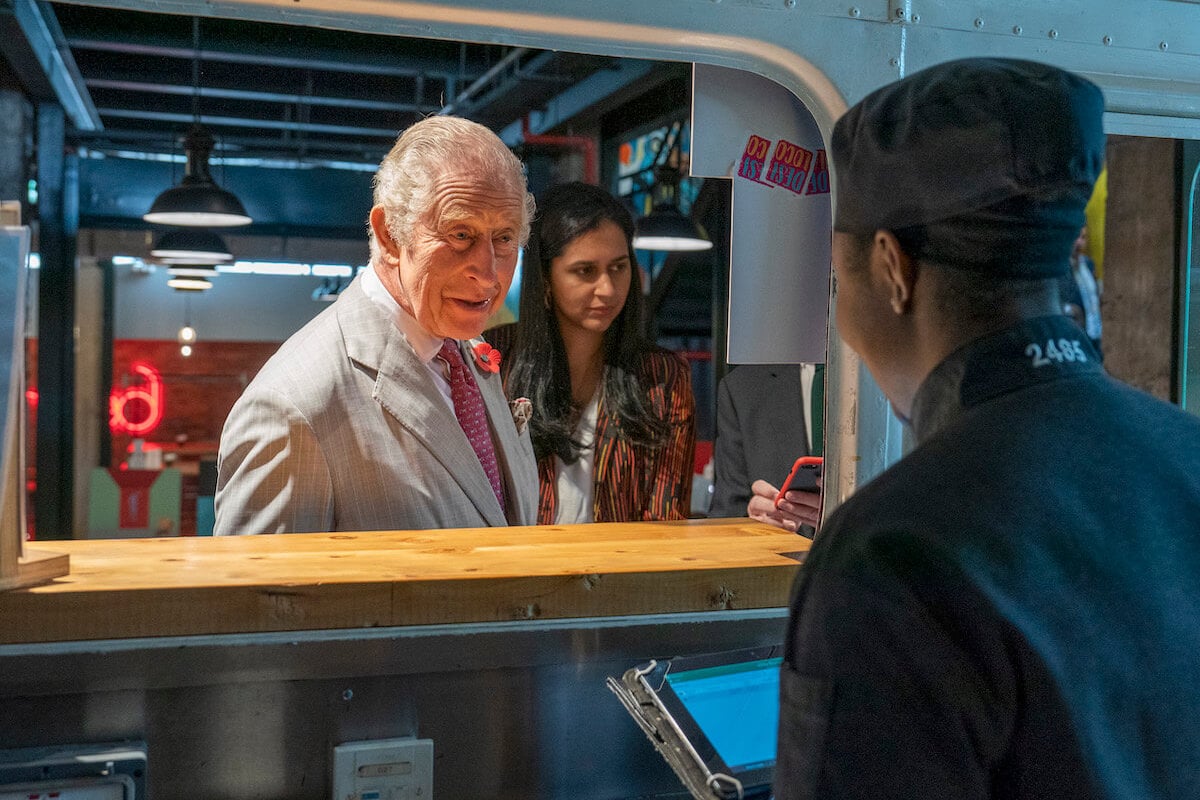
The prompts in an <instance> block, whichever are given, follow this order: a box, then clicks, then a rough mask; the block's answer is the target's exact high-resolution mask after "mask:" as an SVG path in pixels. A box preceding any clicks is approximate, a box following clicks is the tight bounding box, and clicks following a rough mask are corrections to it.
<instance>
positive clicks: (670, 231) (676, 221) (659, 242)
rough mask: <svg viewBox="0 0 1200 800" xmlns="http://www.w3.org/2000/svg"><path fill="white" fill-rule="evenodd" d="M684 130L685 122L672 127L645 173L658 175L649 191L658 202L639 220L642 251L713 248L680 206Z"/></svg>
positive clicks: (636, 243) (637, 239) (638, 244)
mask: <svg viewBox="0 0 1200 800" xmlns="http://www.w3.org/2000/svg"><path fill="white" fill-rule="evenodd" d="M682 128H683V125H682V123H678V122H677V123H675V124H673V125H672V126H671V128H670V129H669V130H668V132H667V135H666V138H665V139H664V140H663V141H662V143H661V144H660V145H659V150H658V153H657V155H656V156H655V159H654V165H653V166H651V167H648V168H647V169H646V170H643V173H651V174H653V176H654V183H653V184H652V185H651V186H650V187H649V191H650V193H651V195H652V196H653V197H654V198H655V201H654V208H653V210H651V212H650V213H649V214H647V215H646V216H644V217H642V218H641V219H639V220H638V221H637V232H636V233H635V234H634V237H633V246H634V247H635V248H637V249H638V250H666V251H673V252H687V251H690V252H695V251H698V250H708V249H709V248H711V247H712V246H713V244H712V242H711V241H709V240H708V237H707V236H705V235H704V233H703V232H702V231H701V230H700V228H699V226H698V225H696V223H694V222H692V221H691V220H690V219H688V218H687V217H685V216H684V215H683V213H682V212H681V211H680V210H679V206H678V205H676V198H677V197H679V185H680V183H681V181H682V176H681V175H680V171H679V170H680V168H679V164H680V160H681V155H680V149H679V139H680V136H681V135H682ZM643 180H645V179H644V178H643Z"/></svg>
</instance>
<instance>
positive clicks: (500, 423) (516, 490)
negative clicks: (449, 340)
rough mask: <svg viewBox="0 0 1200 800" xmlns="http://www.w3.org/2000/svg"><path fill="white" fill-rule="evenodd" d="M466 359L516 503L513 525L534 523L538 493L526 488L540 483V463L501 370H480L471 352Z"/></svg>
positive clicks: (509, 492)
mask: <svg viewBox="0 0 1200 800" xmlns="http://www.w3.org/2000/svg"><path fill="white" fill-rule="evenodd" d="M472 341H476V340H472ZM464 358H466V360H467V363H468V364H470V367H471V370H472V372H473V373H474V374H475V382H476V383H477V384H479V391H480V393H481V394H482V395H483V402H484V403H485V404H486V405H487V415H488V421H489V422H490V423H491V427H492V442H493V443H494V444H495V446H496V458H497V459H498V460H499V461H500V469H501V470H502V471H503V473H504V476H505V479H506V480H507V483H506V485H505V492H506V495H507V498H508V502H509V505H510V506H514V512H515V513H514V514H513V515H512V518H511V519H510V520H509V522H510V523H511V524H514V525H532V524H533V523H534V522H536V521H537V506H536V494H535V493H533V492H530V491H528V490H527V489H525V488H523V487H529V486H537V482H538V475H537V465H536V464H535V463H534V461H533V458H532V457H531V456H529V455H528V452H527V450H526V447H527V446H526V445H523V444H522V443H521V439H520V436H519V434H518V433H517V426H516V424H515V423H514V422H513V421H512V408H511V407H510V406H509V405H508V398H507V397H506V396H505V394H504V387H503V385H502V380H501V378H500V375H499V373H492V372H484V371H482V370H480V369H479V366H478V365H477V364H476V363H475V358H474V355H473V354H472V353H467V354H466V355H465V356H464Z"/></svg>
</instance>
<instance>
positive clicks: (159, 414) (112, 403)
mask: <svg viewBox="0 0 1200 800" xmlns="http://www.w3.org/2000/svg"><path fill="white" fill-rule="evenodd" d="M130 370H132V372H133V373H134V374H135V375H137V376H139V377H141V378H142V380H143V381H144V383H139V384H135V385H133V386H127V387H126V388H124V389H122V390H121V391H119V392H118V391H117V390H116V389H113V392H112V394H111V395H109V398H108V427H109V429H110V430H112V432H113V433H127V434H129V435H130V436H144V435H145V434H147V433H149V432H150V431H152V430H154V429H155V428H157V427H158V425H159V423H161V422H162V420H163V414H164V412H165V408H164V405H165V404H164V403H163V382H162V374H161V373H159V371H158V370H156V369H155V368H154V367H152V366H150V365H149V364H147V363H146V362H144V361H135V362H134V363H133V364H132V365H131V366H130ZM130 403H132V404H133V405H132V406H131V405H130ZM143 406H144V409H143Z"/></svg>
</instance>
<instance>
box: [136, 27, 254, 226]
mask: <svg viewBox="0 0 1200 800" xmlns="http://www.w3.org/2000/svg"><path fill="white" fill-rule="evenodd" d="M192 44H193V49H194V51H195V55H194V56H193V58H192V87H193V90H194V91H193V93H192V119H193V122H192V127H191V130H189V131H188V134H187V137H186V138H185V139H184V140H183V147H184V150H185V151H186V152H187V168H186V170H185V171H184V175H183V180H181V181H180V182H179V185H178V186H175V187H172V188H170V189H167V190H166V191H165V192H163V193H162V194H160V195H159V196H158V197H156V198H155V199H154V203H153V204H152V205H151V206H150V210H149V211H147V212H146V213H145V214H144V215H143V216H142V219H144V220H146V222H154V223H159V224H162V225H185V226H188V227H202V228H224V227H231V226H234V225H249V224H250V223H251V222H252V221H253V220H251V219H250V215H248V214H247V213H246V209H245V207H243V206H242V201H240V200H238V199H237V197H236V196H235V195H234V194H233V193H232V192H227V191H225V190H224V189H222V188H221V187H220V186H217V184H216V182H215V181H214V180H213V179H212V175H210V174H209V171H208V156H209V153H211V152H212V149H213V138H212V134H210V133H209V132H208V130H207V129H206V128H205V127H204V126H203V125H201V124H200V18H199V17H193V18H192Z"/></svg>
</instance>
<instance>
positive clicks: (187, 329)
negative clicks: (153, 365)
mask: <svg viewBox="0 0 1200 800" xmlns="http://www.w3.org/2000/svg"><path fill="white" fill-rule="evenodd" d="M191 319H192V298H191V297H189V296H188V295H184V297H183V327H182V328H180V329H179V333H178V334H177V335H176V337H175V338H176V339H178V340H179V355H181V356H183V357H184V358H189V357H190V356H191V355H192V345H194V344H196V329H195V328H193V327H192V322H191Z"/></svg>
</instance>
